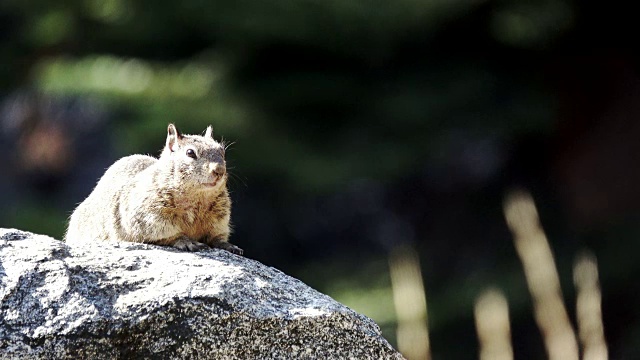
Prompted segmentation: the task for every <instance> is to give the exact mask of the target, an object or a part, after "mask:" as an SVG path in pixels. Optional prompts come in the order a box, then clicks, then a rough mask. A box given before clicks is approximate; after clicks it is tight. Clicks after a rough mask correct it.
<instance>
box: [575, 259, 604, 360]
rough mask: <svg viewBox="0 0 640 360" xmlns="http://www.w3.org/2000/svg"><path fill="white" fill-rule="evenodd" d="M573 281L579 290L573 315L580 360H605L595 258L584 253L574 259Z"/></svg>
mask: <svg viewBox="0 0 640 360" xmlns="http://www.w3.org/2000/svg"><path fill="white" fill-rule="evenodd" d="M573 282H574V284H575V285H576V289H577V291H578V298H577V300H576V312H577V318H578V335H579V337H580V342H581V344H582V349H583V359H584V360H607V359H608V354H607V344H606V341H605V338H604V326H603V325H602V309H601V303H602V295H601V292H600V285H599V283H598V264H597V263H596V258H595V256H593V255H592V254H589V253H586V252H585V253H583V254H581V255H579V256H578V257H577V259H576V262H575V264H574V267H573Z"/></svg>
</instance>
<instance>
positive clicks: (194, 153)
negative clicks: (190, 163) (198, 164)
mask: <svg viewBox="0 0 640 360" xmlns="http://www.w3.org/2000/svg"><path fill="white" fill-rule="evenodd" d="M187 156H188V157H190V158H192V159H196V158H197V156H196V152H195V151H193V149H187Z"/></svg>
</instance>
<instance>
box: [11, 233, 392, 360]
mask: <svg viewBox="0 0 640 360" xmlns="http://www.w3.org/2000/svg"><path fill="white" fill-rule="evenodd" d="M0 358H3V359H4V358H20V359H23V358H47V359H66V358H73V359H79V358H80V359H82V358H86V359H114V358H127V359H128V358H159V359H162V358H167V359H168V358H171V359H180V358H190V359H193V358H210V359H268V358H277V359H282V358H290V359H388V358H389V359H402V356H401V355H400V354H399V353H398V352H396V351H395V350H394V349H393V348H392V347H391V346H390V345H389V344H388V343H387V341H386V340H385V339H384V338H383V337H382V336H381V335H380V330H379V328H378V326H377V325H376V324H375V323H374V322H373V321H372V320H370V319H369V318H367V317H365V316H363V315H360V314H357V313H356V312H354V311H352V310H351V309H349V308H347V307H345V306H344V305H341V304H339V303H338V302H336V301H334V300H333V299H331V298H330V297H328V296H326V295H323V294H321V293H319V292H317V291H315V290H313V289H311V288H310V287H308V286H307V285H305V284H304V283H302V282H300V281H299V280H296V279H294V278H291V277H289V276H287V275H285V274H283V273H282V272H280V271H278V270H276V269H274V268H271V267H267V266H264V265H262V264H260V263H258V262H256V261H253V260H250V259H247V258H243V257H239V256H236V255H233V254H230V253H228V252H226V251H223V250H215V249H214V250H209V251H205V252H200V253H189V252H181V251H178V250H174V249H171V248H166V247H159V246H153V245H145V244H130V243H109V242H93V243H90V244H88V245H82V244H78V245H75V244H74V245H73V246H70V245H67V244H65V243H64V242H61V241H58V240H55V239H52V238H50V237H48V236H43V235H36V234H31V233H28V232H24V231H19V230H13V229H0Z"/></svg>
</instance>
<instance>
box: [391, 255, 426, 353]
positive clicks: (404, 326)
mask: <svg viewBox="0 0 640 360" xmlns="http://www.w3.org/2000/svg"><path fill="white" fill-rule="evenodd" d="M389 267H390V272H391V287H392V290H393V302H394V305H395V309H396V314H397V317H398V328H397V339H398V349H399V350H400V352H401V353H402V354H403V355H404V356H405V357H406V358H407V359H409V360H422V359H430V358H431V353H430V346H429V331H428V328H427V300H426V296H425V291H424V285H423V283H422V274H421V272H420V261H419V259H418V256H417V254H416V252H415V250H413V249H412V248H410V247H400V248H397V249H395V250H394V251H393V252H392V253H391V256H390V258H389Z"/></svg>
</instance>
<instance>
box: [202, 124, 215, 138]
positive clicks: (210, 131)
mask: <svg viewBox="0 0 640 360" xmlns="http://www.w3.org/2000/svg"><path fill="white" fill-rule="evenodd" d="M204 137H209V138H212V139H213V128H212V127H211V125H209V126H207V131H206V132H205V133H204Z"/></svg>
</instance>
